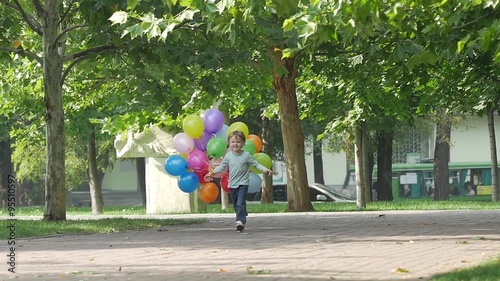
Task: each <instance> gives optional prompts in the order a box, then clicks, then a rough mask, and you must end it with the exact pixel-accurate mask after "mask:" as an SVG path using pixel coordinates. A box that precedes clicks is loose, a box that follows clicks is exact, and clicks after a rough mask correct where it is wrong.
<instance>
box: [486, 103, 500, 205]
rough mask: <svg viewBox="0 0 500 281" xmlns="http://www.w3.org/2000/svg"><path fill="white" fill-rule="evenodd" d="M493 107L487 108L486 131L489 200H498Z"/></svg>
mask: <svg viewBox="0 0 500 281" xmlns="http://www.w3.org/2000/svg"><path fill="white" fill-rule="evenodd" d="M494 113H495V109H494V107H493V106H490V107H489V108H488V132H489V134H490V155H491V184H492V186H491V200H492V201H493V202H498V201H499V187H498V158H497V142H496V137H495V122H494Z"/></svg>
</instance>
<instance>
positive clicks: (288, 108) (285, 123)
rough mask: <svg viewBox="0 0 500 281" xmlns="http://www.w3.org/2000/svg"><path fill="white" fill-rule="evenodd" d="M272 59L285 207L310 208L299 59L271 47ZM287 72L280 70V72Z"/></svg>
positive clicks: (291, 208)
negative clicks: (284, 175) (297, 84)
mask: <svg viewBox="0 0 500 281" xmlns="http://www.w3.org/2000/svg"><path fill="white" fill-rule="evenodd" d="M270 56H271V58H272V60H273V62H274V68H273V86H274V89H275V90H276V92H277V94H278V104H279V110H280V118H281V131H282V135H283V146H284V150H285V164H286V169H287V193H288V211H291V212H307V211H312V210H313V206H312V203H311V199H310V195H309V187H308V186H309V185H308V181H307V170H306V164H305V150H304V135H303V133H302V127H301V124H300V120H299V110H298V106H297V93H296V88H295V78H296V77H297V70H298V67H299V61H298V59H297V58H296V57H293V58H283V59H282V58H281V56H282V53H281V52H279V51H274V48H272V49H271V50H270ZM285 71H286V72H287V73H283V72H285Z"/></svg>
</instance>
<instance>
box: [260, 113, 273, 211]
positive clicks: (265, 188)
mask: <svg viewBox="0 0 500 281" xmlns="http://www.w3.org/2000/svg"><path fill="white" fill-rule="evenodd" d="M268 126H269V120H268V119H267V118H266V117H263V118H262V134H261V135H262V151H263V152H264V153H266V154H268V155H270V152H271V147H270V143H272V141H271V140H270V139H271V137H272V136H271V130H269V128H268ZM273 191H274V190H273V178H272V177H267V176H264V181H263V184H262V192H261V194H262V197H261V199H260V202H261V203H263V204H272V203H274V198H273Z"/></svg>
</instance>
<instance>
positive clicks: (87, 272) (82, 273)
mask: <svg viewBox="0 0 500 281" xmlns="http://www.w3.org/2000/svg"><path fill="white" fill-rule="evenodd" d="M68 274H75V275H94V274H97V272H95V271H88V270H84V271H73V272H70V273H68Z"/></svg>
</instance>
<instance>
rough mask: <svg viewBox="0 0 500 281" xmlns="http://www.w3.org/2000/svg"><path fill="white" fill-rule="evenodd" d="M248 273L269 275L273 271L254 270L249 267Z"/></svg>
mask: <svg viewBox="0 0 500 281" xmlns="http://www.w3.org/2000/svg"><path fill="white" fill-rule="evenodd" d="M247 272H248V274H269V273H271V270H266V269H260V270H254V269H253V267H252V266H249V267H247Z"/></svg>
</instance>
